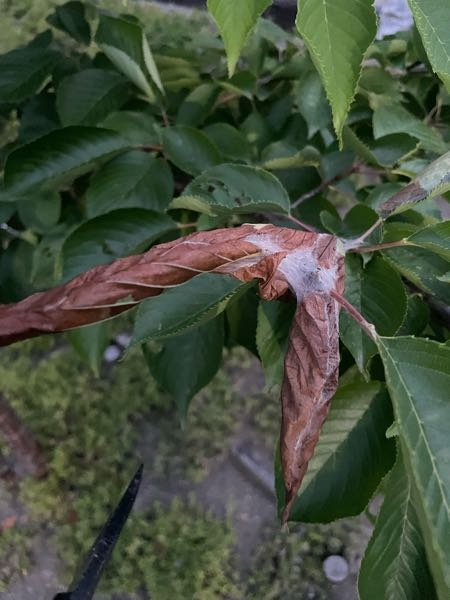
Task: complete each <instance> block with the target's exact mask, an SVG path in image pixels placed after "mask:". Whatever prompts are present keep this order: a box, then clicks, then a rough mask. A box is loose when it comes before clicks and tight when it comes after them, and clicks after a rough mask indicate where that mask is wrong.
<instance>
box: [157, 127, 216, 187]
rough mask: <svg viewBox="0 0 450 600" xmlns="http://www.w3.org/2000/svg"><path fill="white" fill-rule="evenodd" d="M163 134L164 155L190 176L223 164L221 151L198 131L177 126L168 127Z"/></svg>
mask: <svg viewBox="0 0 450 600" xmlns="http://www.w3.org/2000/svg"><path fill="white" fill-rule="evenodd" d="M161 133H162V145H163V151H164V154H165V155H166V156H167V158H168V159H169V160H170V161H171V162H173V164H174V165H176V166H177V167H178V168H179V169H181V170H182V171H185V172H186V173H189V174H190V175H198V174H199V173H201V172H202V171H204V170H205V169H208V168H209V167H213V166H214V165H218V164H220V163H221V162H222V155H221V153H220V151H219V149H218V148H217V147H216V145H215V144H213V142H211V141H210V140H209V139H208V138H207V136H206V135H205V134H204V133H202V132H201V131H198V129H194V128H193V127H187V126H186V125H175V126H174V127H166V128H165V129H163V130H162V132H161Z"/></svg>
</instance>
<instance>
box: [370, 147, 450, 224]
mask: <svg viewBox="0 0 450 600" xmlns="http://www.w3.org/2000/svg"><path fill="white" fill-rule="evenodd" d="M448 190H450V152H447V153H446V154H444V155H443V156H441V157H440V158H438V159H437V160H435V161H433V162H432V163H431V164H430V165H428V167H427V168H426V169H424V171H422V173H420V175H418V176H417V177H416V178H415V179H413V180H412V181H410V182H409V183H408V185H406V186H405V187H404V188H403V189H401V190H400V191H398V192H397V193H396V194H394V195H393V196H392V197H391V198H389V200H386V202H383V204H381V206H380V214H381V215H382V216H383V217H386V216H388V215H390V214H391V213H393V212H400V211H403V210H406V209H407V208H410V207H411V206H412V205H413V204H416V203H417V202H420V201H421V200H425V199H426V198H434V197H435V196H439V195H440V194H443V193H444V192H447V191H448Z"/></svg>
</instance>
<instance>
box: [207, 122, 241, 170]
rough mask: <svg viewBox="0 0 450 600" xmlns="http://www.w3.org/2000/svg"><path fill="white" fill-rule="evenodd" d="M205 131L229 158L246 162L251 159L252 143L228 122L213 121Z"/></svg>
mask: <svg viewBox="0 0 450 600" xmlns="http://www.w3.org/2000/svg"><path fill="white" fill-rule="evenodd" d="M203 133H205V134H206V135H207V136H208V138H209V139H210V140H211V141H212V142H213V143H214V144H215V145H216V146H217V148H220V151H221V153H222V154H223V156H225V157H226V158H227V159H232V160H240V161H244V162H249V161H250V160H251V156H252V147H251V145H250V144H249V143H248V141H247V139H246V138H245V137H244V136H243V135H242V133H241V132H240V131H238V130H237V129H236V128H235V127H232V126H231V125H229V124H228V123H212V124H211V125H208V126H207V127H205V128H204V129H203Z"/></svg>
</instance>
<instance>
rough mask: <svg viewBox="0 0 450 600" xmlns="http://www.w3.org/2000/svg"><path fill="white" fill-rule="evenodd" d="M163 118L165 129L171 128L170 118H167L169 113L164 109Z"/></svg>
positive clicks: (162, 111)
mask: <svg viewBox="0 0 450 600" xmlns="http://www.w3.org/2000/svg"><path fill="white" fill-rule="evenodd" d="M161 117H162V120H163V123H164V127H170V121H169V117H168V116H167V113H166V111H165V110H164V108H162V109H161Z"/></svg>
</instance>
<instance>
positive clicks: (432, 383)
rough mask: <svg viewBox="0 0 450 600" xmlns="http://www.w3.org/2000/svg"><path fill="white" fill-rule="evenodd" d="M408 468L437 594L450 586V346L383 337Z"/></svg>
mask: <svg viewBox="0 0 450 600" xmlns="http://www.w3.org/2000/svg"><path fill="white" fill-rule="evenodd" d="M377 343H378V347H379V351H380V355H381V358H382V361H383V364H384V368H385V373H386V383H387V386H388V389H389V393H390V395H391V399H392V403H393V406H394V413H395V418H396V422H397V426H398V430H399V433H400V441H401V446H402V454H403V457H404V461H405V465H406V470H407V473H408V475H409V478H410V479H411V481H412V483H413V486H414V487H415V488H416V489H417V496H416V497H417V504H416V510H417V514H418V517H419V522H420V526H421V530H422V532H423V536H424V539H425V548H426V551H427V556H428V560H429V564H430V568H431V571H432V574H433V577H434V581H435V585H436V589H437V592H438V597H439V598H442V600H444V599H445V598H447V597H448V590H449V589H450V569H449V563H448V557H449V556H450V510H449V503H450V469H449V459H450V457H449V445H448V423H449V422H450V398H449V394H448V390H449V389H450V347H449V346H446V345H444V344H438V343H437V342H434V341H431V340H426V339H419V338H413V337H398V338H379V339H378V342H377Z"/></svg>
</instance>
